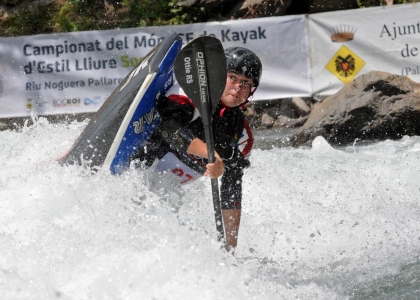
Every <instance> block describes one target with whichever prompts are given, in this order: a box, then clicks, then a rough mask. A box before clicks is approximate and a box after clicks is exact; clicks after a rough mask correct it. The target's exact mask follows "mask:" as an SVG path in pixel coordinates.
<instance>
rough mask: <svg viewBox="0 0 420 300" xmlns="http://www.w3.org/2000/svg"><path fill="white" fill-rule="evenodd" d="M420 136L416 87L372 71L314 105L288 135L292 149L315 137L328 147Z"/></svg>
mask: <svg viewBox="0 0 420 300" xmlns="http://www.w3.org/2000/svg"><path fill="white" fill-rule="evenodd" d="M404 135H409V136H410V135H420V84H419V83H416V82H414V81H412V80H411V79H409V78H408V77H406V76H401V75H395V74H390V73H385V72H379V71H372V72H369V73H367V74H364V75H362V76H359V77H357V78H356V79H355V80H353V81H352V82H350V83H348V84H347V85H345V86H344V87H343V88H342V89H341V90H340V91H338V92H337V93H336V94H334V95H332V96H330V97H328V98H326V99H325V100H324V101H322V103H320V104H319V105H316V106H315V107H314V108H313V109H312V111H311V113H310V114H309V116H308V120H307V121H306V122H305V124H304V125H303V126H302V127H300V128H299V129H297V131H296V132H295V133H294V134H293V135H292V137H291V142H292V145H294V146H300V145H303V144H305V143H307V142H309V141H312V140H313V139H314V138H315V137H317V136H323V137H324V138H325V139H326V140H327V141H328V142H329V143H330V144H333V145H344V144H349V143H353V142H354V141H356V140H385V139H399V138H401V137H403V136H404Z"/></svg>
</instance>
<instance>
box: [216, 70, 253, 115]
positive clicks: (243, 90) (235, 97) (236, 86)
mask: <svg viewBox="0 0 420 300" xmlns="http://www.w3.org/2000/svg"><path fill="white" fill-rule="evenodd" d="M253 86H254V83H253V80H252V79H251V78H248V77H246V76H243V75H241V74H236V73H234V72H230V71H228V72H227V78H226V87H225V91H224V92H223V95H222V102H223V104H224V105H226V106H227V107H236V106H238V105H240V104H242V103H244V102H245V101H246V99H248V97H249V94H250V93H251V89H252V87H253Z"/></svg>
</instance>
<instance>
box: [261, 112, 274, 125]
mask: <svg viewBox="0 0 420 300" xmlns="http://www.w3.org/2000/svg"><path fill="white" fill-rule="evenodd" d="M273 122H274V118H273V117H271V116H270V115H268V114H263V115H262V117H261V124H262V125H264V126H267V127H271V126H273Z"/></svg>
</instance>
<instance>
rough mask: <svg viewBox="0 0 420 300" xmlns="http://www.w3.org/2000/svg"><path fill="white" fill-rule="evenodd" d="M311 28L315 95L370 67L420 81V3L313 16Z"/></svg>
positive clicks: (326, 92) (331, 91)
mask: <svg viewBox="0 0 420 300" xmlns="http://www.w3.org/2000/svg"><path fill="white" fill-rule="evenodd" d="M308 28H309V30H308V31H309V36H310V53H311V61H312V93H313V96H314V97H315V98H319V99H322V98H324V97H325V96H329V95H332V94H334V93H336V92H337V91H338V90H339V89H341V88H342V87H343V86H344V84H346V83H348V82H350V81H351V80H352V79H353V78H355V77H356V76H359V75H361V74H365V73H367V72H369V71H372V70H377V71H384V72H389V73H393V74H398V75H406V76H408V77H410V78H411V79H412V80H414V81H420V3H416V4H405V5H394V6H384V7H374V8H364V9H357V10H346V11H338V12H329V13H320V14H313V15H310V16H309V22H308Z"/></svg>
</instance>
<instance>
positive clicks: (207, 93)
mask: <svg viewBox="0 0 420 300" xmlns="http://www.w3.org/2000/svg"><path fill="white" fill-rule="evenodd" d="M174 72H175V77H176V79H177V80H178V83H179V85H180V86H181V87H182V89H183V90H184V92H185V93H186V94H187V96H188V97H189V98H190V99H191V100H192V102H193V103H194V105H195V106H196V107H197V109H198V111H199V112H200V114H201V118H202V120H203V125H204V135H205V138H206V145H207V153H208V156H209V163H213V162H214V161H215V155H214V143H213V133H212V126H211V118H212V114H213V111H214V109H215V108H216V106H217V105H218V103H219V101H220V97H221V96H222V94H223V91H224V89H225V86H226V74H227V73H226V72H227V71H226V57H225V54H224V50H223V46H222V43H221V42H220V41H219V40H218V39H216V38H214V37H210V36H202V37H198V38H196V39H194V40H193V41H192V42H190V43H189V44H187V45H186V46H185V47H184V48H183V49H182V50H181V51H180V52H179V53H178V55H177V57H176V58H175V63H174ZM211 187H212V195H213V206H214V215H215V218H216V229H217V232H218V234H219V236H218V241H223V242H224V241H225V230H224V226H223V219H222V211H221V208H220V197H219V186H218V181H217V179H212V180H211Z"/></svg>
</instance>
